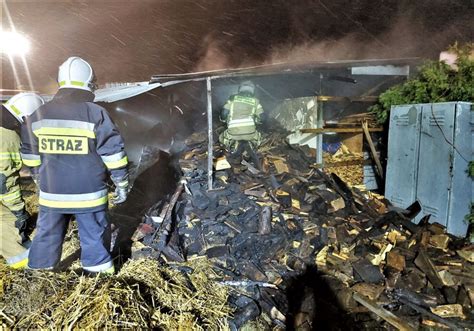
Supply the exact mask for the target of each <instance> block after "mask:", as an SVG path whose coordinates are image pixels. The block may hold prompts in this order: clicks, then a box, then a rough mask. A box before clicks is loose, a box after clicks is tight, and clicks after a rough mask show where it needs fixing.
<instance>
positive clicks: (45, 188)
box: [21, 89, 128, 213]
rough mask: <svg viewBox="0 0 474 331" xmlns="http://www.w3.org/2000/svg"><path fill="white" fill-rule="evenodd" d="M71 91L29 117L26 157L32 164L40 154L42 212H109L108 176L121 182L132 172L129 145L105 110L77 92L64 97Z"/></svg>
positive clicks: (24, 138)
mask: <svg viewBox="0 0 474 331" xmlns="http://www.w3.org/2000/svg"><path fill="white" fill-rule="evenodd" d="M65 90H66V91H65ZM67 90H68V89H61V90H60V91H59V92H58V93H57V94H56V96H55V98H54V99H53V100H52V101H50V102H49V103H46V104H45V105H43V106H41V107H40V108H39V109H38V110H37V111H36V112H35V113H34V114H33V115H32V116H30V117H29V118H28V119H27V121H26V125H24V127H22V135H21V136H22V148H21V153H22V155H23V156H24V159H25V160H26V158H28V160H30V161H34V160H36V156H37V155H40V164H41V165H40V167H39V176H40V197H39V204H40V206H41V207H42V208H46V209H53V210H55V211H58V212H63V213H77V212H94V211H99V210H104V209H105V208H107V186H106V182H107V172H108V171H109V172H111V174H112V176H114V177H119V178H122V177H123V176H125V175H126V173H127V171H128V170H127V165H128V159H127V155H126V153H125V151H124V142H123V139H122V137H121V135H120V133H119V132H118V130H117V128H116V126H115V125H114V123H113V122H112V120H111V119H110V117H109V115H108V113H107V111H106V110H105V109H104V108H102V107H100V106H98V105H96V104H94V103H92V102H87V101H86V100H84V98H82V95H80V94H79V97H74V94H73V93H74V92H70V93H72V97H71V96H70V95H67V96H66V97H64V96H63V95H62V94H64V93H67ZM81 93H84V92H81ZM57 96H58V97H57ZM25 156H26V158H25ZM25 163H26V162H25ZM30 164H31V163H30Z"/></svg>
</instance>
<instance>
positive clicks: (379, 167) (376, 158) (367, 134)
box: [362, 121, 383, 179]
mask: <svg viewBox="0 0 474 331" xmlns="http://www.w3.org/2000/svg"><path fill="white" fill-rule="evenodd" d="M362 129H363V130H364V134H365V138H366V139H367V142H368V143H369V147H370V152H371V153H372V157H373V158H374V161H375V164H376V165H377V170H378V172H379V175H380V178H382V179H383V168H382V164H381V163H380V159H379V156H378V155H377V151H376V150H375V146H374V143H373V142H372V137H371V136H370V132H369V127H368V124H367V121H365V122H364V123H362Z"/></svg>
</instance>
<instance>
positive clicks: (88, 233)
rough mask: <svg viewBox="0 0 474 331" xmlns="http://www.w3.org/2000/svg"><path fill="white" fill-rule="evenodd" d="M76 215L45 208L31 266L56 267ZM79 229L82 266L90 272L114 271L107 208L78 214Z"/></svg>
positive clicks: (35, 240) (40, 218)
mask: <svg viewBox="0 0 474 331" xmlns="http://www.w3.org/2000/svg"><path fill="white" fill-rule="evenodd" d="M71 216H72V215H69V214H61V213H57V212H52V211H45V210H41V209H40V212H39V216H38V222H37V225H36V236H35V238H34V239H33V243H32V244H31V248H30V254H29V262H28V266H29V267H30V268H31V269H52V268H54V267H55V266H56V265H57V264H58V263H59V261H60V259H61V252H62V245H63V240H64V236H65V235H66V231H67V227H68V224H69V220H70V219H71ZM74 216H75V218H76V221H77V225H78V228H79V240H80V245H81V264H82V268H83V269H84V270H85V271H88V272H110V271H111V270H113V263H112V257H111V255H110V249H109V248H110V225H109V223H108V221H107V213H106V211H105V210H103V211H98V212H93V213H79V214H74Z"/></svg>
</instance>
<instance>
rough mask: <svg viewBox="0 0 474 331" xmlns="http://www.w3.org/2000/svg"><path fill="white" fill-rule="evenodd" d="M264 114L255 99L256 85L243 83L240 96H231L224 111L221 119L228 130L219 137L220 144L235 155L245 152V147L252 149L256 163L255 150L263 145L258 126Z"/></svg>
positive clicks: (239, 91) (248, 82)
mask: <svg viewBox="0 0 474 331" xmlns="http://www.w3.org/2000/svg"><path fill="white" fill-rule="evenodd" d="M262 114H263V108H262V105H261V104H260V101H259V100H258V99H257V98H255V84H254V83H252V82H251V81H245V82H243V83H242V84H240V86H239V90H238V94H237V95H233V96H231V97H230V98H229V100H228V101H227V103H226V104H225V105H224V108H223V110H222V113H221V116H220V119H221V121H222V122H225V123H226V125H227V128H226V130H225V131H224V132H223V133H222V134H221V135H220V136H219V141H220V143H221V144H223V145H224V146H225V147H226V149H227V150H229V151H230V152H231V153H232V154H234V155H235V154H240V153H241V152H243V148H244V147H246V146H248V147H250V149H251V150H250V151H249V152H250V154H251V157H252V159H254V163H255V162H256V160H255V159H256V154H255V150H256V149H257V147H258V146H259V145H260V143H261V134H260V132H259V131H258V130H257V125H258V124H261V122H262ZM257 163H258V162H257Z"/></svg>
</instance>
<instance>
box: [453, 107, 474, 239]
mask: <svg viewBox="0 0 474 331" xmlns="http://www.w3.org/2000/svg"><path fill="white" fill-rule="evenodd" d="M473 137H474V111H471V104H470V103H467V102H459V103H457V104H456V117H455V127H454V141H453V144H454V146H455V147H456V150H455V151H454V157H453V177H452V187H451V199H450V204H449V211H448V232H450V233H452V234H454V235H458V236H465V235H466V231H467V223H466V222H465V221H464V217H465V216H466V215H467V214H469V212H470V206H471V203H472V202H473V180H472V178H470V177H469V176H468V174H467V171H466V170H467V168H468V164H469V161H470V160H474V154H473V151H474V149H473V141H474V139H473Z"/></svg>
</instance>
